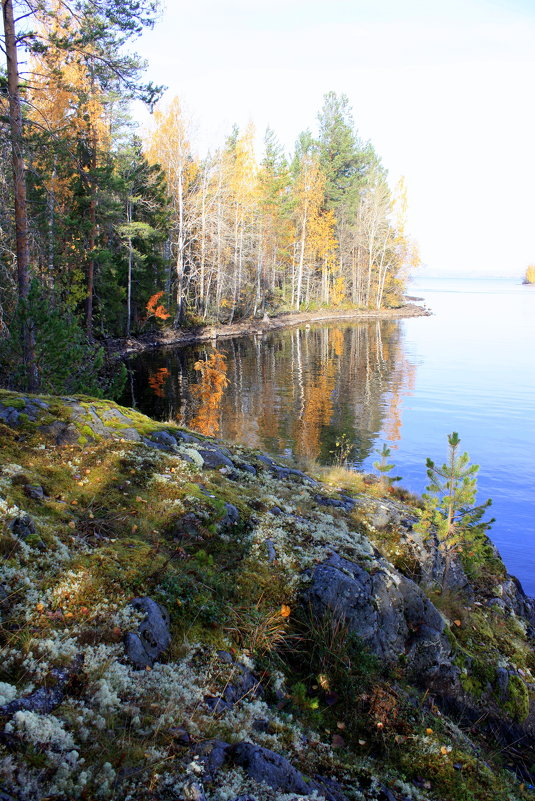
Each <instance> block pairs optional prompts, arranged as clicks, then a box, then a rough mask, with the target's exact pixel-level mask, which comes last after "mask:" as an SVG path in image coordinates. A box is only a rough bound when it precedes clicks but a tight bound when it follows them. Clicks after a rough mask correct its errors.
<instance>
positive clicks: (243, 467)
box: [236, 462, 257, 476]
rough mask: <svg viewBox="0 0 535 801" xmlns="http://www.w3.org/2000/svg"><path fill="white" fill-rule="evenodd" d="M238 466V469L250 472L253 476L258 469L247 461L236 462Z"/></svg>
mask: <svg viewBox="0 0 535 801" xmlns="http://www.w3.org/2000/svg"><path fill="white" fill-rule="evenodd" d="M236 467H237V468H238V470H243V471H244V472H245V473H250V474H251V475H252V476H256V473H257V470H256V467H253V465H252V464H248V463H247V462H236Z"/></svg>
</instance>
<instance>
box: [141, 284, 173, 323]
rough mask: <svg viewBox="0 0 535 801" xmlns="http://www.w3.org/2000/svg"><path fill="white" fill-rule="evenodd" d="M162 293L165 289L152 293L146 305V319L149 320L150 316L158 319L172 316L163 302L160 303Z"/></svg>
mask: <svg viewBox="0 0 535 801" xmlns="http://www.w3.org/2000/svg"><path fill="white" fill-rule="evenodd" d="M162 295H163V291H162V292H156V293H155V294H154V295H152V297H150V298H149V302H148V303H147V305H146V306H145V308H146V310H147V316H146V318H145V319H146V320H148V319H149V317H156V318H157V319H158V320H167V319H168V318H169V317H171V315H170V314H169V312H168V311H167V309H166V308H165V306H164V305H163V303H158V301H159V300H160V298H161V297H162Z"/></svg>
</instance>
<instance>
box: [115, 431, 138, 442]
mask: <svg viewBox="0 0 535 801" xmlns="http://www.w3.org/2000/svg"><path fill="white" fill-rule="evenodd" d="M117 436H118V437H119V439H126V440H128V442H141V434H140V433H139V431H136V429H135V428H121V429H119V430H118V431H117Z"/></svg>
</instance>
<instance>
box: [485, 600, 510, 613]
mask: <svg viewBox="0 0 535 801" xmlns="http://www.w3.org/2000/svg"><path fill="white" fill-rule="evenodd" d="M487 606H489V607H490V608H495V609H501V610H502V612H505V610H506V609H507V604H506V603H505V601H504V600H503V598H489V600H488V601H487Z"/></svg>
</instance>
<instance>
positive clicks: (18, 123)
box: [2, 0, 39, 392]
mask: <svg viewBox="0 0 535 801" xmlns="http://www.w3.org/2000/svg"><path fill="white" fill-rule="evenodd" d="M2 16H3V20H4V37H5V47H6V62H7V87H8V96H9V127H10V137H11V152H12V161H13V188H14V192H13V194H14V200H15V239H16V254H17V281H18V291H19V300H20V301H21V303H22V304H23V305H24V306H25V307H26V308H25V309H24V314H23V324H22V331H21V339H22V342H21V344H22V356H23V360H24V369H25V373H26V383H27V385H28V390H29V391H30V392H36V391H37V389H38V387H39V375H38V372H37V364H36V360H35V334H34V330H33V329H34V327H33V321H32V319H31V313H30V310H29V309H28V305H27V304H28V299H29V295H30V246H29V240H28V212H27V204H26V167H25V164H24V150H23V131H22V109H21V103H20V92H19V64H18V56H17V36H16V34H15V21H14V17H13V2H12V0H2Z"/></svg>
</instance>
